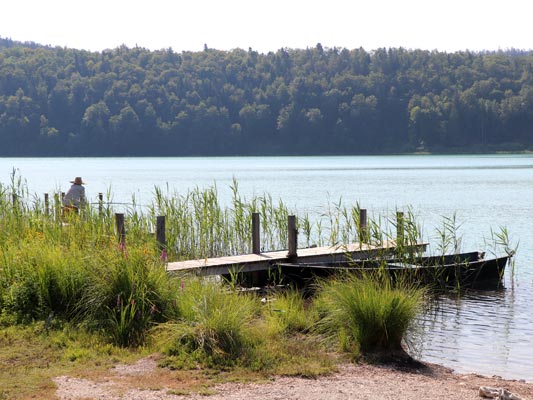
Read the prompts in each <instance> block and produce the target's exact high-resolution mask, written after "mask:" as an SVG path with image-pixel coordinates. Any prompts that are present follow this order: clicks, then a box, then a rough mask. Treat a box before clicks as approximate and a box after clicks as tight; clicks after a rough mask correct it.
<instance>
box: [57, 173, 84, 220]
mask: <svg viewBox="0 0 533 400" xmlns="http://www.w3.org/2000/svg"><path fill="white" fill-rule="evenodd" d="M70 183H72V186H71V187H70V189H69V190H68V192H67V194H66V195H65V197H63V200H62V202H63V214H65V213H69V212H75V213H78V210H79V209H80V208H83V207H85V203H86V199H85V188H84V187H83V185H84V184H85V182H83V180H82V179H81V177H80V176H77V177H76V178H74V180H73V181H70Z"/></svg>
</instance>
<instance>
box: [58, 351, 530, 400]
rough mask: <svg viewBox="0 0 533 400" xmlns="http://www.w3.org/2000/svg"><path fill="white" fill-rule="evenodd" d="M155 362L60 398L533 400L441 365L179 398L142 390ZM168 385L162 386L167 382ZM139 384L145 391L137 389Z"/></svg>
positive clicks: (352, 369) (349, 371) (72, 385)
mask: <svg viewBox="0 0 533 400" xmlns="http://www.w3.org/2000/svg"><path fill="white" fill-rule="evenodd" d="M158 370H159V369H158V368H157V367H156V361H155V360H154V359H152V358H146V359H143V360H140V361H139V362H138V363H136V364H133V365H128V366H118V367H116V368H113V369H112V370H110V372H109V376H107V377H106V378H105V379H99V380H98V382H96V381H91V380H87V379H79V378H72V377H67V376H61V377H57V378H56V379H55V382H56V384H57V387H58V388H57V397H58V398H59V399H62V400H67V399H69V400H76V399H100V400H178V399H191V400H192V399H194V400H197V399H206V398H207V399H209V400H244V399H246V400H249V399H261V400H282V399H302V400H319V399H320V400H322V399H328V400H341V399H368V400H378V399H379V400H387V399H394V400H402V399H405V400H408V399H409V400H411V399H447V400H449V399H465V400H466V399H481V397H480V395H479V388H480V387H481V386H489V387H494V388H505V389H507V390H509V391H510V392H512V393H515V394H516V395H518V396H520V398H522V399H530V400H531V399H533V383H526V382H524V381H511V380H503V379H501V378H498V377H483V376H480V375H473V374H467V375H459V374H454V373H453V372H451V371H450V370H449V369H446V368H444V367H440V366H437V365H431V364H423V365H420V366H419V367H417V368H412V369H409V370H406V369H404V368H398V367H391V366H389V367H387V366H375V365H367V364H361V365H353V364H346V365H342V366H341V367H340V368H339V371H338V372H337V373H335V374H333V375H329V376H323V377H319V378H317V379H305V378H295V377H277V378H274V379H273V380H272V381H270V382H267V383H252V384H242V383H225V384H222V385H218V386H215V387H213V388H210V390H209V393H208V394H209V395H208V396H206V394H207V393H192V394H176V393H178V392H179V391H178V390H177V389H176V388H171V387H161V386H158V387H154V386H152V387H150V388H146V387H142V385H141V383H142V381H143V379H141V378H142V377H143V376H147V375H152V379H151V381H152V382H153V379H155V380H156V381H157V374H158V373H160V372H159V371H158ZM163 381H164V380H161V382H163ZM136 382H137V383H138V384H139V385H141V386H139V385H137V384H136Z"/></svg>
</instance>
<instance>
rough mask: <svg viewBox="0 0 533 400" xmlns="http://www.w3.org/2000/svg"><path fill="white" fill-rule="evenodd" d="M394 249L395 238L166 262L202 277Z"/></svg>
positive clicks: (372, 254) (174, 268)
mask: <svg viewBox="0 0 533 400" xmlns="http://www.w3.org/2000/svg"><path fill="white" fill-rule="evenodd" d="M426 246H427V244H425V243H420V244H415V245H413V246H412V247H416V248H417V249H419V250H420V251H424V250H425V248H426ZM395 248H396V242H395V241H387V242H385V243H383V244H382V245H381V246H373V245H370V244H366V243H351V244H343V245H338V246H325V247H310V248H303V249H297V251H296V256H291V257H289V252H288V251H287V250H282V251H270V252H265V253H258V254H243V255H236V256H228V257H218V258H205V259H200V260H188V261H179V262H171V263H168V264H167V271H168V272H171V273H180V272H183V273H193V274H195V275H199V276H209V275H226V274H229V273H231V272H240V273H246V272H255V271H267V270H269V269H270V268H277V265H278V264H281V263H287V262H302V263H303V262H305V263H320V262H332V261H349V260H356V259H366V258H373V257H383V256H386V255H388V254H393V253H394V250H395Z"/></svg>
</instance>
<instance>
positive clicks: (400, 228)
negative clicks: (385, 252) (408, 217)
mask: <svg viewBox="0 0 533 400" xmlns="http://www.w3.org/2000/svg"><path fill="white" fill-rule="evenodd" d="M404 224H405V220H404V215H403V211H397V212H396V243H397V244H398V245H403V243H404V241H403V239H404Z"/></svg>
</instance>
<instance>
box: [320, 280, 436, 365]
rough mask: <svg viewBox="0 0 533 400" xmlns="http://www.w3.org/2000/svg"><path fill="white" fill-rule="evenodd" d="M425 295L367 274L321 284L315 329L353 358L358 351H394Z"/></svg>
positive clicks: (416, 289)
mask: <svg viewBox="0 0 533 400" xmlns="http://www.w3.org/2000/svg"><path fill="white" fill-rule="evenodd" d="M425 293H426V290H425V289H424V288H419V287H415V286H409V285H404V284H401V283H400V284H394V283H392V282H391V280H389V279H380V278H377V277H376V275H375V274H370V273H369V274H363V275H362V276H361V275H344V276H343V278H342V279H333V280H328V281H323V282H322V283H321V284H320V287H319V290H318V294H317V300H316V303H315V306H316V308H317V312H318V314H319V317H320V320H319V321H318V323H317V325H316V329H317V331H319V332H321V333H323V334H325V335H326V336H327V337H328V338H330V339H334V340H335V341H337V342H338V343H339V345H340V348H341V349H342V350H345V351H350V352H353V353H354V355H355V356H357V355H358V354H359V351H361V352H376V351H398V350H401V348H402V347H401V343H402V339H403V337H404V335H405V333H406V331H407V329H408V327H409V324H410V323H412V321H413V320H414V317H415V316H416V314H417V312H418V311H419V310H420V307H421V305H422V304H423V300H424V295H425Z"/></svg>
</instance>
